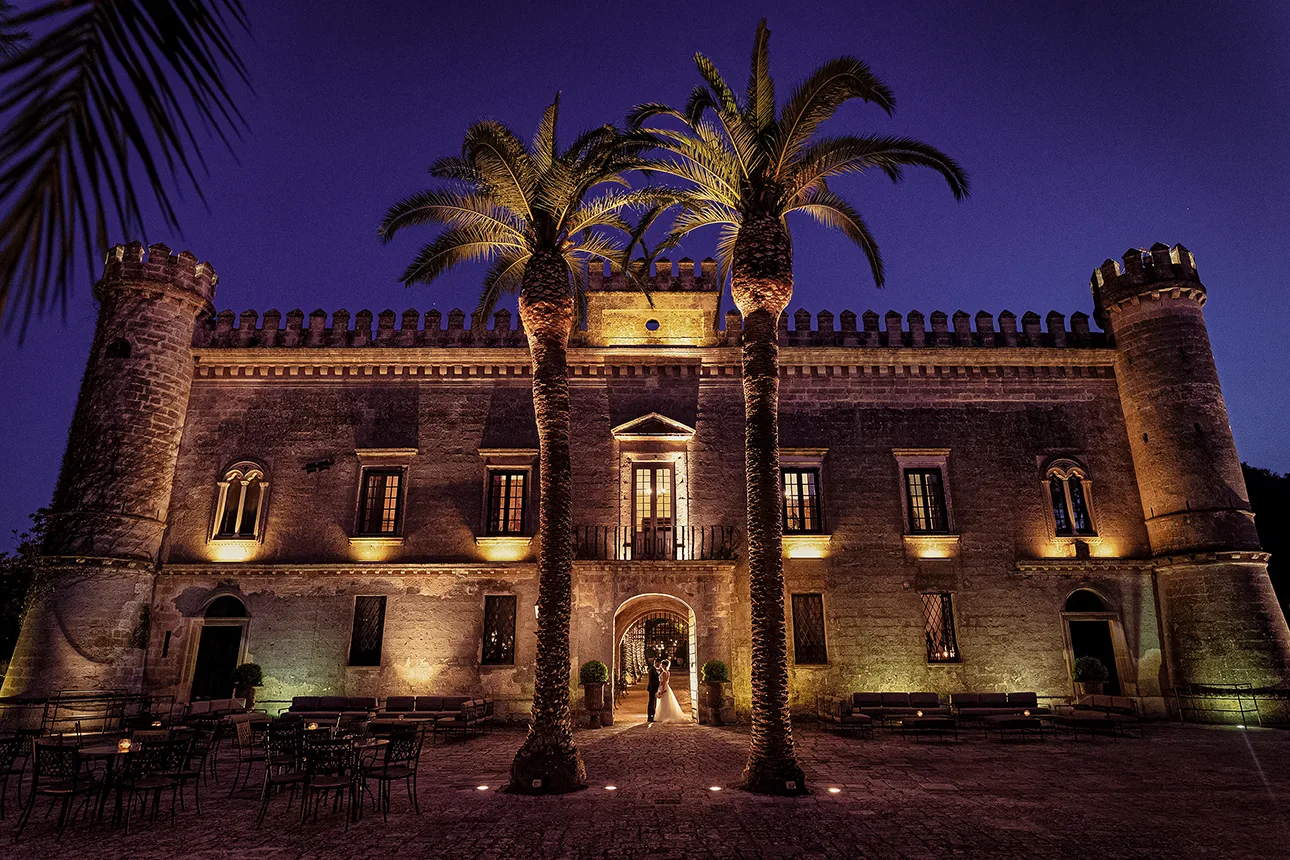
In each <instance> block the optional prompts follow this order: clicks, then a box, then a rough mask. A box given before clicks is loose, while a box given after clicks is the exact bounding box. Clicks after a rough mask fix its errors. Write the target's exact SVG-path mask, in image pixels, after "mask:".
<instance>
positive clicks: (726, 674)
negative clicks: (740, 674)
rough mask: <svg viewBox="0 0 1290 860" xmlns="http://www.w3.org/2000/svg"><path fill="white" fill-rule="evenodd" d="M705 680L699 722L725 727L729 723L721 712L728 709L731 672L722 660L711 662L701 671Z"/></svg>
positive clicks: (704, 665) (705, 664)
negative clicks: (727, 698)
mask: <svg viewBox="0 0 1290 860" xmlns="http://www.w3.org/2000/svg"><path fill="white" fill-rule="evenodd" d="M700 675H701V677H702V679H703V697H702V699H701V700H700V702H699V705H700V707H699V721H700V722H707V723H709V724H711V725H716V726H720V725H724V724H725V723H726V722H727V721H726V720H725V719H723V718H722V715H721V712H722V710H723V709H725V707H726V697H727V695H726V694H727V691H728V690H729V688H730V670H729V669H728V668H726V664H725V663H723V662H721V661H720V660H709V661H708V662H706V663H704V664H703V669H702V670H701V671H700Z"/></svg>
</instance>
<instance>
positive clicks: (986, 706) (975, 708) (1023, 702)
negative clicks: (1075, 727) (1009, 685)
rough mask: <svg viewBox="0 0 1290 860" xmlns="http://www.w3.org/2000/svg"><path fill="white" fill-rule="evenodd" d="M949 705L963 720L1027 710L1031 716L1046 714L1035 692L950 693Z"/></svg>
mask: <svg viewBox="0 0 1290 860" xmlns="http://www.w3.org/2000/svg"><path fill="white" fill-rule="evenodd" d="M950 706H951V707H953V708H954V711H955V712H956V713H957V714H958V715H959V718H960V719H964V720H979V719H982V718H983V717H1004V716H1015V715H1019V714H1022V713H1024V712H1026V711H1029V712H1030V713H1031V715H1032V716H1040V715H1047V714H1048V713H1049V709H1048V708H1047V707H1041V706H1040V704H1039V697H1038V696H1037V695H1036V694H1035V693H1029V692H1027V693H952V694H950Z"/></svg>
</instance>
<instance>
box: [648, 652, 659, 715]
mask: <svg viewBox="0 0 1290 860" xmlns="http://www.w3.org/2000/svg"><path fill="white" fill-rule="evenodd" d="M645 689H646V690H648V691H649V720H648V722H651V723H652V722H654V710H655V709H656V708H657V707H658V661H657V660H654V661H652V662H651V663H650V664H649V685H648V686H647V687H646V688H645Z"/></svg>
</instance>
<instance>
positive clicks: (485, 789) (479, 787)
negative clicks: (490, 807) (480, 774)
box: [475, 785, 488, 791]
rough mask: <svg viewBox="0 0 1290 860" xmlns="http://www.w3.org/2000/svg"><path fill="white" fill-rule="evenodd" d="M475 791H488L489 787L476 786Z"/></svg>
mask: <svg viewBox="0 0 1290 860" xmlns="http://www.w3.org/2000/svg"><path fill="white" fill-rule="evenodd" d="M475 791H488V786H486V785H477V786H475Z"/></svg>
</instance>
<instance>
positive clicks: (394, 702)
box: [385, 696, 417, 711]
mask: <svg viewBox="0 0 1290 860" xmlns="http://www.w3.org/2000/svg"><path fill="white" fill-rule="evenodd" d="M416 701H417V697H416V696H390V697H388V698H387V699H386V700H385V710H387V711H410V710H412V708H413V707H414V706H415V705H416Z"/></svg>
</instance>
